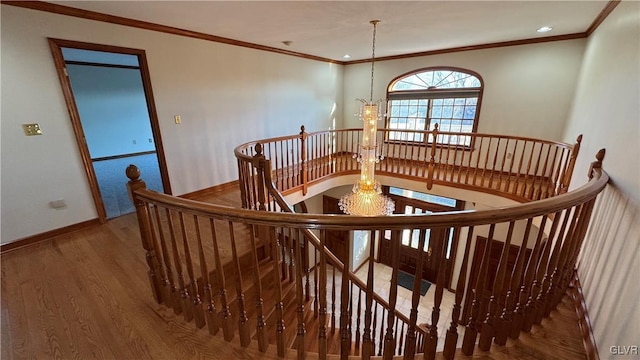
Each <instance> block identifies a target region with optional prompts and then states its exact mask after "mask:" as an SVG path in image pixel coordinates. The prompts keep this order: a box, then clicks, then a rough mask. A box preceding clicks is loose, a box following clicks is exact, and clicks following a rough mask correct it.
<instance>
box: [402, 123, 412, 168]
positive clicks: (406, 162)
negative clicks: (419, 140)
mask: <svg viewBox="0 0 640 360" xmlns="http://www.w3.org/2000/svg"><path fill="white" fill-rule="evenodd" d="M411 135H413V134H412V133H408V134H407V137H406V139H405V141H404V142H403V143H402V146H403V148H404V155H403V156H402V171H400V173H401V174H406V173H407V171H411V170H410V169H411V165H410V164H409V147H410V146H411V144H410V140H409V136H411Z"/></svg>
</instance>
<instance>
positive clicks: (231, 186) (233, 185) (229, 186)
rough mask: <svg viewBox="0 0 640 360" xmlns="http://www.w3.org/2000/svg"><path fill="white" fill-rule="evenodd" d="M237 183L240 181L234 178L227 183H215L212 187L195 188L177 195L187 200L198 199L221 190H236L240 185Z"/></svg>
mask: <svg viewBox="0 0 640 360" xmlns="http://www.w3.org/2000/svg"><path fill="white" fill-rule="evenodd" d="M239 184H240V183H239V182H238V180H234V181H230V182H228V183H224V184H220V185H216V186H212V187H208V188H204V189H200V190H196V191H193V192H190V193H186V194H182V195H180V196H178V197H181V198H184V199H189V200H198V199H200V198H202V197H206V196H211V195H216V194H219V193H221V192H227V191H232V190H238V189H239V186H240V185H239Z"/></svg>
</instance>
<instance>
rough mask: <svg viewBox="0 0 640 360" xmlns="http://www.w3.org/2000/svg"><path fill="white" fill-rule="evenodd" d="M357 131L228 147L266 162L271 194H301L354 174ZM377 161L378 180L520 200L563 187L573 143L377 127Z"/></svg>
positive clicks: (302, 135) (575, 148)
mask: <svg viewBox="0 0 640 360" xmlns="http://www.w3.org/2000/svg"><path fill="white" fill-rule="evenodd" d="M361 137H362V130H361V129H341V130H328V131H317V132H312V133H306V132H305V129H304V126H302V127H301V132H300V133H299V134H298V135H291V136H281V137H276V138H270V139H264V140H259V141H252V142H249V143H245V144H242V145H240V146H238V147H236V148H235V149H234V153H235V154H236V158H238V161H239V162H245V163H248V162H250V159H251V157H252V156H254V155H255V150H254V148H255V146H256V145H257V144H260V145H261V147H262V148H263V149H264V155H265V157H266V158H267V159H270V160H272V162H271V165H272V171H273V173H274V182H275V183H276V188H278V190H280V191H281V192H283V193H285V194H291V193H293V192H296V191H301V192H302V194H303V195H306V193H307V191H308V188H309V186H310V185H311V184H314V183H317V182H319V181H322V180H323V179H324V178H327V177H333V176H339V175H341V174H353V173H357V172H358V171H359V169H358V165H357V164H356V162H355V161H354V160H353V159H351V154H353V155H356V154H357V153H358V146H359V145H358V144H359V143H360V142H361ZM377 137H378V139H379V142H380V144H381V147H380V148H379V152H380V156H381V159H382V161H380V162H379V163H378V164H377V165H376V171H377V172H378V173H379V174H384V175H390V176H400V177H408V178H416V179H420V180H419V181H423V182H425V183H426V187H427V189H431V187H432V186H433V184H434V183H436V184H440V185H448V186H456V187H461V188H470V189H473V190H476V191H484V192H489V193H496V194H498V195H501V196H506V197H508V198H511V199H514V200H516V201H520V202H524V201H531V200H539V199H542V198H546V197H552V196H555V195H558V194H561V193H563V192H566V190H567V189H568V187H569V183H570V181H571V175H572V173H573V168H574V166H575V159H576V157H577V155H578V151H579V149H580V141H581V139H582V136H579V137H578V139H577V141H576V143H575V144H573V145H572V144H567V143H562V142H556V141H549V140H543V139H534V138H529V137H522V136H512V135H494V134H485V133H462V132H450V131H448V132H447V131H440V129H438V128H437V127H435V128H434V129H433V130H431V131H420V130H401V129H378V134H377Z"/></svg>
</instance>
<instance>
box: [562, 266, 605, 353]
mask: <svg viewBox="0 0 640 360" xmlns="http://www.w3.org/2000/svg"><path fill="white" fill-rule="evenodd" d="M569 296H571V299H572V300H573V304H574V305H575V307H576V314H577V315H578V326H579V327H580V333H581V335H582V342H583V343H584V350H585V352H586V353H587V360H600V356H599V355H598V348H597V347H596V339H595V337H594V336H593V328H592V327H591V320H590V319H589V313H588V312H587V304H586V303H585V301H584V294H583V293H582V286H581V285H580V279H579V278H578V272H577V271H574V276H573V279H572V281H571V283H570V284H569Z"/></svg>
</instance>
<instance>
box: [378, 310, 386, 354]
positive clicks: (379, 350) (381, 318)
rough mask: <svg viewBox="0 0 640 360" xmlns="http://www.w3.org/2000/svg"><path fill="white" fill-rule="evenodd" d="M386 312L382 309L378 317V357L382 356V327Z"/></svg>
mask: <svg viewBox="0 0 640 360" xmlns="http://www.w3.org/2000/svg"><path fill="white" fill-rule="evenodd" d="M386 312H387V309H386V308H384V307H383V308H382V314H381V316H380V338H379V339H378V356H382V355H383V353H382V349H383V346H384V334H385V331H384V329H385V327H384V319H385V318H384V315H385V313H386Z"/></svg>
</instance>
